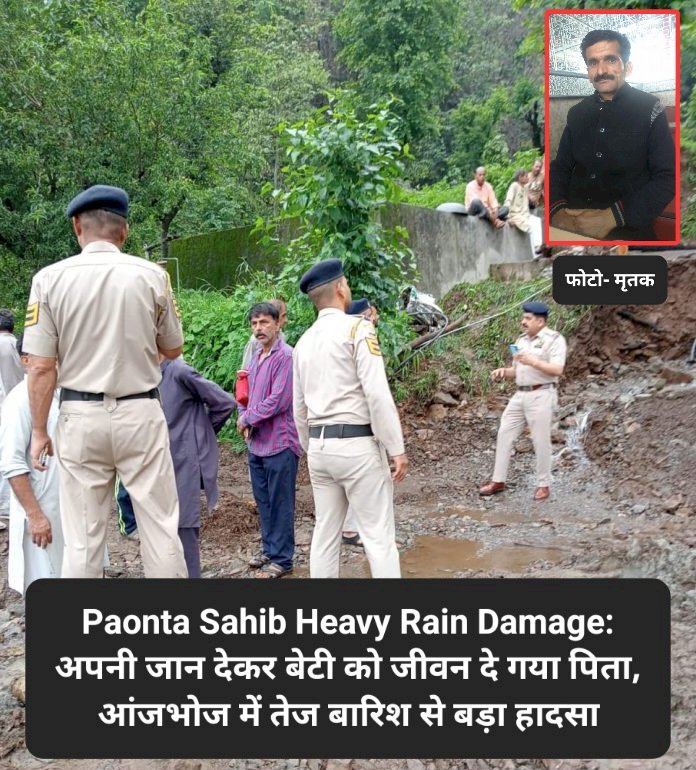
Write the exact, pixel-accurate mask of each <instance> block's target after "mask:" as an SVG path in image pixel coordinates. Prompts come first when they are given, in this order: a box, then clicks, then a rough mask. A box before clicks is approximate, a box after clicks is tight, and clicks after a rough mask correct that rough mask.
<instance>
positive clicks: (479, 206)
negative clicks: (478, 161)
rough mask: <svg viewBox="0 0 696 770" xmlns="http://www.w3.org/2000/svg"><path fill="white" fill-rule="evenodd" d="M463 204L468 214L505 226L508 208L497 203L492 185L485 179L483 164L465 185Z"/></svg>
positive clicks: (496, 225)
mask: <svg viewBox="0 0 696 770" xmlns="http://www.w3.org/2000/svg"><path fill="white" fill-rule="evenodd" d="M464 205H465V206H466V209H467V213H468V214H469V215H470V216H472V217H478V218H479V219H485V220H487V221H488V222H490V224H492V225H493V226H494V227H497V228H501V227H504V226H505V220H506V219H507V216H508V208H507V206H502V207H501V206H499V205H498V199H497V198H496V197H495V192H494V191H493V187H492V186H491V184H490V182H487V181H486V168H485V166H479V167H478V168H477V169H476V173H475V174H474V178H473V179H472V180H471V182H469V184H468V185H467V186H466V192H465V195H464Z"/></svg>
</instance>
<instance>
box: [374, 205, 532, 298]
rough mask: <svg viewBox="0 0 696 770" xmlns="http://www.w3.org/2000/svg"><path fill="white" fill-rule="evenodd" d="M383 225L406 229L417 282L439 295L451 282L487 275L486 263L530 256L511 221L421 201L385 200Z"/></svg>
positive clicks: (525, 241)
mask: <svg viewBox="0 0 696 770" xmlns="http://www.w3.org/2000/svg"><path fill="white" fill-rule="evenodd" d="M382 221H383V222H384V224H385V225H387V226H389V227H393V226H394V225H397V224H398V225H400V226H402V227H405V228H406V229H407V230H408V234H409V241H408V242H409V245H410V247H411V248H412V249H413V252H414V254H415V255H416V258H417V260H418V271H419V272H420V274H421V279H420V281H419V282H418V283H417V287H418V288H419V289H421V290H423V291H426V292H428V294H432V295H433V296H435V297H437V298H440V297H442V296H443V295H444V294H446V293H447V292H448V291H449V290H450V289H451V288H452V287H453V286H454V285H456V284H458V283H461V282H462V281H467V282H469V283H476V282H478V281H483V280H485V279H486V278H488V275H489V268H490V266H491V265H495V264H500V263H503V262H506V263H507V262H527V261H530V260H531V259H532V247H531V244H530V241H529V236H528V235H525V234H524V233H521V232H520V231H519V230H518V229H517V228H516V227H504V228H503V229H501V230H496V229H494V228H493V227H491V226H490V225H489V224H488V223H487V222H482V221H481V220H480V219H478V218H476V217H468V216H462V215H461V214H450V213H448V212H443V211H435V210H434V209H426V208H422V207H420V206H406V205H403V204H402V205H399V206H388V207H387V208H386V209H385V211H384V212H383V214H382Z"/></svg>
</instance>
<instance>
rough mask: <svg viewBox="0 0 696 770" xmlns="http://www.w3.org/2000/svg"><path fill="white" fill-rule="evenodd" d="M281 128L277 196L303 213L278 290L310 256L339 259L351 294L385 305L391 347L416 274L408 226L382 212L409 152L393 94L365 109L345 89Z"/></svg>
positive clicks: (288, 285)
mask: <svg viewBox="0 0 696 770" xmlns="http://www.w3.org/2000/svg"><path fill="white" fill-rule="evenodd" d="M279 130H280V131H281V145H282V146H283V147H284V149H285V156H286V160H287V165H286V166H285V167H284V168H283V173H284V189H279V188H276V189H275V190H273V196H274V197H275V198H276V199H277V201H278V202H279V207H280V210H281V212H283V214H284V215H285V216H289V217H296V218H297V219H298V220H299V234H298V236H297V237H296V238H295V239H294V240H292V241H291V242H290V243H289V245H288V247H287V251H286V254H285V257H284V260H283V269H282V272H281V275H280V278H279V288H280V290H281V291H286V292H287V293H290V292H296V290H297V284H298V280H299V277H300V275H301V274H302V273H303V272H304V271H305V270H306V269H307V268H308V267H309V266H310V265H311V264H312V263H314V262H316V261H318V260H321V259H327V258H329V257H337V258H339V259H341V260H342V261H343V265H344V270H345V272H346V275H347V276H348V280H349V282H350V285H351V288H352V290H353V295H354V296H355V297H368V298H369V299H370V300H371V301H372V302H373V303H375V304H376V305H377V306H378V307H379V308H380V311H384V314H385V319H384V323H382V324H381V325H380V330H381V332H380V337H381V339H382V341H383V342H384V343H385V348H386V349H387V350H388V351H392V352H393V351H394V349H395V348H396V347H399V344H398V343H399V342H403V337H404V334H405V328H406V327H405V320H404V319H403V318H399V317H397V316H398V314H396V313H395V308H396V304H397V299H398V296H399V293H400V292H401V290H402V289H403V287H404V284H405V282H407V281H408V280H409V279H411V280H412V279H413V278H414V277H415V259H414V256H413V253H412V252H411V250H410V249H409V248H408V247H407V246H406V243H405V238H406V236H407V234H406V233H405V232H404V231H403V230H400V229H399V230H390V229H388V228H386V227H384V226H383V225H382V224H381V222H380V221H379V218H378V211H379V209H380V208H382V207H383V206H384V204H385V203H387V202H388V201H389V200H393V199H394V198H395V196H396V194H397V190H398V188H397V185H396V181H397V179H398V178H399V177H400V175H401V174H402V172H403V160H404V158H405V157H406V155H407V152H408V149H407V148H405V147H404V146H403V145H402V143H401V142H400V141H399V138H398V137H399V135H400V125H399V119H398V118H397V117H396V116H395V115H394V114H393V113H392V112H391V110H390V104H389V103H388V102H381V103H378V104H375V105H371V107H370V108H368V109H367V110H364V111H363V110H360V109H358V108H356V107H355V105H354V104H353V102H352V100H351V98H350V96H349V95H347V94H343V95H342V96H341V97H340V98H339V99H336V98H335V99H333V100H332V101H331V102H330V104H329V105H328V106H327V107H323V108H320V109H319V110H317V111H316V112H315V114H314V115H313V116H312V117H310V118H309V119H308V120H306V121H303V122H301V123H298V124H295V125H293V126H281V127H280V129H279ZM269 188H270V185H269ZM382 330H383V331H382ZM397 337H399V339H397Z"/></svg>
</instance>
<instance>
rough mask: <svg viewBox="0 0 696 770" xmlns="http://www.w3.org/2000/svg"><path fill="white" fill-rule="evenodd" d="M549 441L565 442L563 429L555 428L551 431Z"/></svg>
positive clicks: (554, 442)
mask: <svg viewBox="0 0 696 770" xmlns="http://www.w3.org/2000/svg"><path fill="white" fill-rule="evenodd" d="M551 443H552V444H565V431H562V430H559V429H558V428H556V429H555V430H552V431H551Z"/></svg>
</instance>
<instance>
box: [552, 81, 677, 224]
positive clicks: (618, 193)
mask: <svg viewBox="0 0 696 770" xmlns="http://www.w3.org/2000/svg"><path fill="white" fill-rule="evenodd" d="M675 179H676V177H675V153H674V142H673V140H672V135H671V133H670V130H669V124H668V123H667V118H666V116H665V113H664V107H663V106H662V104H661V102H660V101H659V99H657V98H656V97H655V96H653V95H652V94H648V93H645V92H644V91H639V90H637V89H635V88H632V87H631V86H629V85H628V84H627V83H626V84H624V85H623V86H622V87H621V88H620V89H619V91H618V92H617V93H616V95H615V96H614V99H613V100H612V101H602V99H601V98H600V97H599V94H597V93H596V92H595V93H594V94H593V95H592V96H588V97H586V98H585V99H583V100H582V101H581V102H579V103H578V104H576V105H575V106H574V107H571V108H570V110H568V122H567V124H566V127H565V130H564V131H563V136H562V137H561V143H560V144H559V146H558V154H557V155H556V159H555V160H554V161H552V163H551V165H550V169H549V187H550V196H549V198H550V209H549V213H550V216H553V215H554V214H555V213H556V212H557V211H558V210H560V209H562V208H583V209H603V208H608V207H611V209H612V211H613V213H614V216H615V218H616V223H617V225H618V226H620V227H621V226H626V227H632V228H644V227H646V226H650V224H651V223H652V221H653V220H654V219H655V217H657V216H658V215H659V214H660V212H662V210H663V209H664V208H665V206H666V205H667V204H668V203H669V202H670V201H671V200H672V198H674V195H675Z"/></svg>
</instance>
